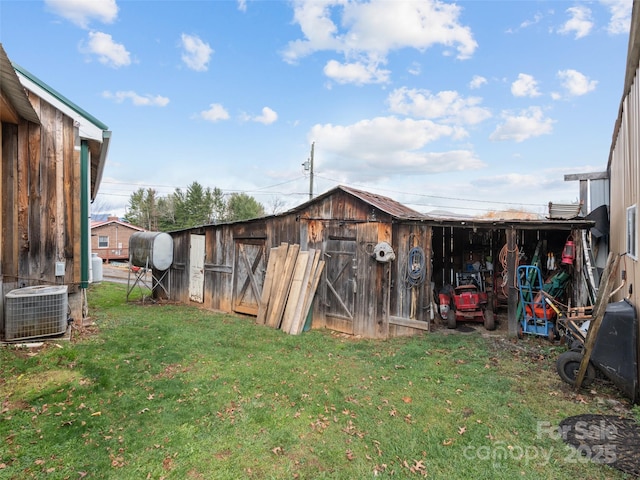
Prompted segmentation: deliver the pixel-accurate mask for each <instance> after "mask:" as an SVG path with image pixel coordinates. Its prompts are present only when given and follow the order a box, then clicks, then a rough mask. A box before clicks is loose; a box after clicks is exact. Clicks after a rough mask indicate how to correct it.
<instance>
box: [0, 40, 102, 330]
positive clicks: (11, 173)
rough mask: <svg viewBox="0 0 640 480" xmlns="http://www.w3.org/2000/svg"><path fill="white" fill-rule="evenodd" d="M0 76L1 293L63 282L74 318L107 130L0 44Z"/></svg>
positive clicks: (86, 268)
mask: <svg viewBox="0 0 640 480" xmlns="http://www.w3.org/2000/svg"><path fill="white" fill-rule="evenodd" d="M0 75H1V78H0V79H1V82H0V93H1V100H2V102H1V106H2V108H1V112H2V128H1V130H0V131H1V134H0V135H1V140H2V142H1V145H2V149H1V152H0V157H1V162H0V171H1V177H0V178H1V179H2V181H1V182H0V190H1V193H2V195H1V196H0V198H1V200H0V201H1V208H0V224H1V225H2V236H1V238H0V268H1V270H0V285H1V287H2V293H3V298H4V295H5V294H6V293H7V292H9V291H11V290H13V289H17V288H21V287H26V286H30V287H31V286H40V285H49V286H51V285H66V286H67V287H68V293H69V297H68V301H69V306H70V308H71V316H72V317H73V318H74V319H75V320H76V321H81V320H82V310H83V306H84V305H83V295H81V292H82V290H81V289H82V288H86V287H87V286H88V284H89V278H90V276H89V273H90V263H91V249H90V231H89V223H90V218H89V204H90V202H91V201H92V200H93V199H94V198H95V196H96V194H97V191H98V187H99V185H100V179H101V176H102V171H103V169H104V165H105V162H106V158H107V151H108V147H109V142H110V138H111V132H110V131H109V130H108V128H107V126H106V125H104V124H103V123H101V122H100V121H98V120H97V119H96V118H94V117H93V116H91V115H90V114H88V113H87V112H85V111H84V110H82V109H81V108H80V107H78V106H77V105H75V104H74V103H73V102H71V101H70V100H68V99H67V98H66V97H64V96H63V95H61V94H60V93H59V92H57V91H56V90H54V89H53V88H51V87H50V86H48V85H47V84H46V83H44V82H42V81H41V80H39V79H38V78H37V77H35V76H34V75H32V74H30V73H29V72H27V71H26V70H24V69H23V68H22V67H20V66H18V65H16V64H13V63H12V62H11V61H10V60H9V58H8V57H7V54H6V52H5V51H4V48H3V47H2V45H0ZM3 315H4V312H3ZM0 318H3V319H4V316H2V317H0ZM0 324H2V325H4V323H2V322H0ZM1 333H2V332H0V334H1ZM0 336H1V335H0Z"/></svg>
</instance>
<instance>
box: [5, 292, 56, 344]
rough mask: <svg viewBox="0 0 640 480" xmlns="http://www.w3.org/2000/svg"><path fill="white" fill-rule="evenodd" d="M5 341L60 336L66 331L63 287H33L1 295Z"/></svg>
mask: <svg viewBox="0 0 640 480" xmlns="http://www.w3.org/2000/svg"><path fill="white" fill-rule="evenodd" d="M4 307H5V308H4V315H5V322H4V333H5V340H23V339H28V338H37V337H46V336H52V335H61V334H63V333H64V332H66V330H67V313H68V297H67V286H66V285H56V286H48V285H44V286H34V287H25V288H19V289H16V290H11V291H10V292H9V293H7V294H6V296H5V305H4Z"/></svg>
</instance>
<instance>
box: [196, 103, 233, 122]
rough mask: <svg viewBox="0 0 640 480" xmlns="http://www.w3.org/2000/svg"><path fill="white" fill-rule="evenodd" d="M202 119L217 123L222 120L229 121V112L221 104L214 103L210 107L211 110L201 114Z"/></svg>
mask: <svg viewBox="0 0 640 480" xmlns="http://www.w3.org/2000/svg"><path fill="white" fill-rule="evenodd" d="M200 118H202V119H203V120H207V121H209V122H214V123H215V122H218V121H220V120H228V119H229V112H227V110H226V109H225V108H224V107H223V106H222V105H220V104H219V103H212V104H211V105H209V110H204V111H202V112H200Z"/></svg>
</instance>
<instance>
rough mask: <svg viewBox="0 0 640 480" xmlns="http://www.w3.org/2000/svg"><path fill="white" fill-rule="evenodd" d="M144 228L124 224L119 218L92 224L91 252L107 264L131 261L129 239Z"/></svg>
mask: <svg viewBox="0 0 640 480" xmlns="http://www.w3.org/2000/svg"><path fill="white" fill-rule="evenodd" d="M135 232H144V229H143V228H140V227H136V226H135V225H131V224H130V223H127V222H122V221H120V219H118V217H108V218H107V219H106V220H104V221H100V222H92V223H91V251H92V252H93V253H97V254H98V256H99V257H100V258H102V260H104V261H106V262H107V263H108V262H110V261H111V260H124V261H128V260H129V237H131V235H132V234H134V233H135Z"/></svg>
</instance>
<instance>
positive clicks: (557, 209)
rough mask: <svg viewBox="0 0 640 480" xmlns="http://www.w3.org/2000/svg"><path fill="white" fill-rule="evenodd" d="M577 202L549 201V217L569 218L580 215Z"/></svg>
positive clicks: (555, 218)
mask: <svg viewBox="0 0 640 480" xmlns="http://www.w3.org/2000/svg"><path fill="white" fill-rule="evenodd" d="M580 208H581V205H580V204H579V203H553V202H549V218H550V219H552V220H558V219H564V220H570V219H572V218H576V217H577V216H578V215H580Z"/></svg>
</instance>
